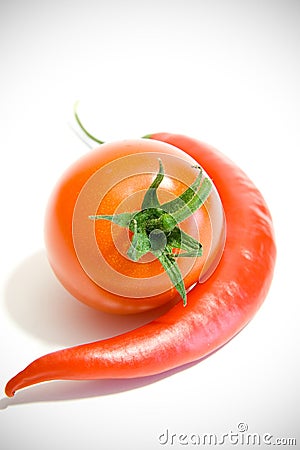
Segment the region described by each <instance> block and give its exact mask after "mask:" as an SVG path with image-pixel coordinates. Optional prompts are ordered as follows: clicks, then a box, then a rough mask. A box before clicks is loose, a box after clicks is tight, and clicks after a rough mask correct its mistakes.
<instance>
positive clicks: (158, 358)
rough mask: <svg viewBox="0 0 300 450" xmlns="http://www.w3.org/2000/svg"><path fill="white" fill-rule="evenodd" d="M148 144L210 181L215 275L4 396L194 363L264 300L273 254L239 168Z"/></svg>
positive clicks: (212, 152)
mask: <svg viewBox="0 0 300 450" xmlns="http://www.w3.org/2000/svg"><path fill="white" fill-rule="evenodd" d="M150 138H151V139H156V140H159V141H163V142H167V143H169V144H172V145H175V146H176V147H178V148H180V149H182V150H183V151H185V152H186V153H188V154H189V155H191V156H192V157H193V158H194V159H195V160H196V161H198V162H199V164H200V165H201V166H202V167H203V168H204V170H205V171H206V172H207V173H208V175H209V176H210V177H211V179H212V180H213V182H214V184H215V186H216V188H217V190H218V192H219V194H220V197H221V200H222V203H223V208H224V212H225V216H226V223H227V237H226V243H225V248H224V252H223V255H222V258H221V260H220V262H219V265H218V267H217V268H216V270H215V271H214V273H213V274H212V275H211V277H210V278H209V279H208V280H207V281H206V282H205V283H203V284H201V283H198V284H197V285H196V286H195V287H194V288H193V289H192V290H191V291H190V292H189V293H188V306H187V307H184V306H183V304H182V302H179V303H178V304H176V305H175V306H174V307H173V308H172V309H170V310H169V311H168V312H167V313H165V314H164V315H162V316H161V317H159V318H157V319H155V320H153V321H152V322H151V323H149V324H146V325H144V326H142V327H140V328H138V329H136V330H133V331H130V332H127V333H124V334H122V335H120V336H116V337H113V338H109V339H105V340H102V341H97V342H93V343H89V344H83V345H79V346H76V347H71V348H67V349H65V350H59V351H57V352H53V353H50V354H48V355H45V356H42V357H40V358H38V359H37V360H35V361H34V362H32V363H31V364H30V365H29V366H27V367H26V368H25V369H24V370H23V371H22V372H20V373H19V374H17V375H16V376H15V377H14V378H12V379H11V380H10V381H9V382H8V384H7V386H6V390H5V391H6V394H7V395H8V396H13V395H14V393H15V391H16V390H18V389H21V388H24V387H26V386H30V385H32V384H35V383H39V382H43V381H49V380H54V379H60V380H63V379H64V380H75V379H76V380H79V379H85V380H87V379H104V378H134V377H142V376H148V375H153V374H157V373H161V372H164V371H167V370H169V369H172V368H174V367H177V366H181V365H184V364H186V363H189V362H192V361H196V360H199V359H201V358H203V357H205V356H207V355H208V354H210V353H211V352H213V351H215V350H216V349H218V348H219V347H220V346H222V345H223V344H225V343H226V342H228V341H229V340H230V339H231V338H232V337H233V336H234V335H236V334H237V333H238V332H239V331H240V330H241V329H242V328H243V327H244V326H245V325H246V324H247V323H248V322H249V320H250V319H251V318H252V317H253V315H254V314H255V313H256V311H257V310H258V309H259V307H260V305H261V304H262V302H263V300H264V299H265V297H266V295H267V292H268V289H269V287H270V283H271V280H272V277H273V271H274V265H275V259H276V247H275V239H274V231H273V225H272V219H271V216H270V213H269V210H268V208H267V206H266V203H265V201H264V199H263V197H262V195H261V193H260V192H259V191H258V190H257V188H256V187H255V186H254V185H253V183H252V182H251V181H250V180H249V178H248V177H247V175H246V174H245V173H244V172H243V171H241V169H240V168H238V167H237V166H236V165H235V164H234V163H233V162H231V161H230V160H229V159H228V158H227V157H226V156H224V155H223V154H221V153H220V152H219V151H217V150H216V149H214V148H212V147H209V146H208V145H206V144H203V143H201V142H199V141H197V140H194V139H191V138H188V137H185V136H181V135H173V134H166V133H160V134H153V135H151V136H150Z"/></svg>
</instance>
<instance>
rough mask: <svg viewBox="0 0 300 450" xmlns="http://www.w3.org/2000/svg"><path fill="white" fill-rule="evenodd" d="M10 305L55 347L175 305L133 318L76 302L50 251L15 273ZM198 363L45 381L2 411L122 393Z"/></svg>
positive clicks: (21, 322)
mask: <svg viewBox="0 0 300 450" xmlns="http://www.w3.org/2000/svg"><path fill="white" fill-rule="evenodd" d="M5 305H6V308H7V310H8V313H9V314H10V316H11V317H12V318H13V320H14V321H15V322H16V323H17V324H18V326H19V327H20V328H21V329H22V330H23V331H24V332H26V333H29V334H31V335H33V336H34V337H35V338H37V339H40V340H43V341H45V342H47V343H51V344H53V346H54V348H53V351H55V350H57V349H58V348H61V347H67V346H73V345H78V344H81V343H84V342H91V341H95V340H99V339H106V338H109V337H112V336H115V335H118V334H122V333H125V332H126V331H129V330H132V329H135V328H137V327H140V326H142V325H144V324H146V323H148V322H150V321H151V320H153V319H155V318H156V317H159V316H161V315H162V314H164V313H165V312H166V311H167V310H168V309H169V308H170V307H171V306H170V305H169V306H168V305H164V306H162V307H160V308H158V309H156V310H153V311H148V312H145V313H140V314H135V315H130V316H120V315H111V314H107V313H103V312H101V311H97V310H94V309H92V308H90V307H88V306H86V305H84V304H82V303H80V302H79V301H77V300H75V299H74V298H73V297H72V296H71V295H70V294H69V293H68V292H67V291H66V290H65V289H64V288H63V287H62V286H61V285H60V283H59V282H58V281H57V279H56V278H55V276H54V274H53V273H52V270H51V268H50V266H49V263H48V261H47V257H46V253H45V251H39V252H36V253H35V254H33V255H31V256H30V257H28V258H27V259H25V260H24V261H23V262H21V263H20V265H19V266H18V267H17V268H16V269H15V270H14V271H13V273H12V274H11V276H10V278H9V279H8V281H7V284H6V289H5ZM16 358H18V355H17V354H16ZM30 362H31V361H28V363H30ZM194 364H196V363H191V364H188V365H185V366H182V367H179V368H175V369H172V370H169V371H167V372H164V373H161V374H157V375H153V376H148V377H142V378H132V379H113V380H111V379H109V380H93V381H54V382H47V383H42V384H39V385H35V386H31V387H29V388H28V389H24V390H21V391H20V392H17V394H16V396H15V397H13V398H3V399H0V409H5V408H6V407H7V406H11V405H17V404H24V403H36V402H48V401H64V400H74V399H80V398H89V397H96V396H101V395H110V394H116V393H120V392H124V391H128V390H132V389H137V388H140V387H142V386H146V385H148V384H152V383H155V382H157V381H159V380H161V379H164V378H167V377H169V376H171V375H173V374H175V373H177V372H180V371H182V370H184V369H186V368H187V367H190V366H191V365H194ZM21 369H22V367H20V370H21Z"/></svg>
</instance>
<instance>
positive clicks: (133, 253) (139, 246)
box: [127, 219, 151, 261]
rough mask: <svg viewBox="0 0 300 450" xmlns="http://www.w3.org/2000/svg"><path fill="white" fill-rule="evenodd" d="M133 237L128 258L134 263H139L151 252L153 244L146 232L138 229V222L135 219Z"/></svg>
mask: <svg viewBox="0 0 300 450" xmlns="http://www.w3.org/2000/svg"><path fill="white" fill-rule="evenodd" d="M132 223H133V236H132V240H131V244H130V247H129V249H128V252H127V256H128V257H129V258H130V259H132V261H138V260H139V259H140V258H141V257H142V256H144V255H145V254H146V253H148V252H149V251H150V250H151V243H150V240H149V238H148V236H147V233H146V230H144V229H140V230H139V229H138V227H137V221H136V220H135V219H133V221H132Z"/></svg>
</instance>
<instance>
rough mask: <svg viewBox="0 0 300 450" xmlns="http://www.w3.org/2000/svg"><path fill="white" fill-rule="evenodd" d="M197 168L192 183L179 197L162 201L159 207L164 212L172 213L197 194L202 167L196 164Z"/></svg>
mask: <svg viewBox="0 0 300 450" xmlns="http://www.w3.org/2000/svg"><path fill="white" fill-rule="evenodd" d="M196 168H197V169H199V174H198V176H197V178H196V179H195V181H194V183H193V184H191V186H189V187H188V188H187V189H186V190H185V191H184V192H183V193H182V194H181V195H179V197H176V198H175V199H174V200H171V201H169V202H166V203H163V204H162V205H161V209H163V210H164V211H165V212H168V213H170V214H172V213H173V212H175V211H178V210H179V209H181V208H182V207H183V206H184V205H186V204H187V203H188V202H189V201H191V199H192V198H193V197H194V196H195V195H196V194H197V190H198V188H199V186H200V183H201V179H202V174H203V172H202V169H201V167H199V166H197V167H196Z"/></svg>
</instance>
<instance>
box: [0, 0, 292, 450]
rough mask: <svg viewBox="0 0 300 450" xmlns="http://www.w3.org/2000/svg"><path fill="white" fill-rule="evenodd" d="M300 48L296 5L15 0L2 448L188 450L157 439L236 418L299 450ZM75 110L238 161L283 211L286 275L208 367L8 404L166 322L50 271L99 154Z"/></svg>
mask: <svg viewBox="0 0 300 450" xmlns="http://www.w3.org/2000/svg"><path fill="white" fill-rule="evenodd" d="M299 51H300V3H299V2H298V1H297V0H294V1H292V0H282V1H279V0H274V1H271V0H270V1H268V0H252V1H250V0H249V1H238V0H236V1H235V0H224V1H221V0H212V1H208V0H207V1H202V0H199V1H191V0H184V1H179V0H173V1H164V0H161V1H156V0H151V1H139V2H138V1H134V0H131V1H123V2H122V1H121V0H119V1H118V0H109V1H91V0H85V1H78V0H76V1H66V0H61V1H52V2H50V1H49V2H45V1H37V0H36V1H28V0H24V1H19V2H17V1H16V0H9V1H8V0H7V1H2V2H1V4H0V64H1V70H0V81H1V85H0V128H1V134H0V148H1V177H0V180H1V222H0V226H1V234H0V239H1V242H0V255H1V256H0V258H1V272H0V276H1V303H0V308H1V309H0V322H1V323H0V349H1V350H0V351H1V354H0V361H1V362H0V368H1V370H0V388H1V392H2V393H3V394H1V395H0V408H1V409H0V448H1V450H2V449H3V450H10V449H14V450H19V449H22V450H27V449H28V450H29V449H30V450H48V449H49V450H68V449H73V450H79V449H83V448H85V449H86V450H96V449H97V450H98V449H105V450H109V449H118V448H119V449H128V450H129V449H130V450H138V449H150V450H155V449H159V448H167V447H168V448H182V447H185V448H186V447H187V446H183V445H180V443H179V442H178V440H177V441H176V442H177V443H176V444H175V443H174V445H171V442H170V441H169V443H168V444H166V445H165V446H163V445H161V444H160V443H159V440H158V437H159V436H160V435H161V434H162V433H165V432H166V430H167V429H168V430H169V432H170V433H172V434H175V433H176V434H177V436H178V435H179V434H180V433H186V434H188V435H190V434H191V433H198V434H205V433H215V434H217V435H221V434H222V433H230V431H233V432H238V428H237V427H238V424H239V423H246V424H247V425H248V433H260V434H261V435H263V434H264V433H270V434H272V435H273V436H274V438H277V437H279V438H280V437H281V438H290V437H296V438H297V439H298V445H300V435H299V426H298V425H299V413H300V411H299V381H298V380H299V317H300V307H299V304H300V298H299V257H298V256H299V251H300V250H299V249H300V245H299V229H300V223H299V164H298V159H297V157H298V155H299V145H300V131H299V130H300V127H299V118H300V115H299V104H300V103H299V102H300V89H299V79H300V62H299V61H300V60H299ZM77 99H79V100H80V114H81V118H82V120H83V121H84V122H85V125H86V126H87V127H88V128H89V129H90V130H91V131H92V132H93V133H94V134H96V135H97V136H99V137H100V138H103V139H104V140H113V139H119V138H128V137H130V138H131V137H139V136H143V135H145V134H148V133H151V132H156V131H169V132H173V133H184V134H187V135H190V136H193V137H196V138H199V139H201V140H203V141H206V142H208V143H210V144H212V145H213V146H215V147H217V148H219V149H220V150H221V151H222V152H224V153H226V154H227V155H228V156H229V157H230V158H232V159H233V160H234V161H235V162H236V163H237V164H238V165H240V166H241V167H242V168H243V169H244V170H245V171H246V172H247V173H248V175H249V176H250V178H252V180H253V181H254V182H255V183H256V184H257V186H258V187H259V188H260V190H261V191H262V192H263V194H264V196H265V199H266V200H267V202H268V204H269V207H270V209H271V211H272V215H273V218H274V224H275V230H276V236H277V246H278V259H277V265H276V272H275V277H274V281H273V284H272V287H271V290H270V291H269V294H268V296H267V299H266V301H265V303H264V305H263V306H262V308H261V309H260V311H259V312H258V314H257V315H256V316H255V318H254V319H253V320H252V322H251V323H250V324H249V325H248V326H247V327H246V328H245V329H244V330H243V332H242V333H240V334H239V335H238V336H237V337H236V338H235V339H233V340H232V341H231V342H230V343H229V344H228V345H226V346H225V347H224V348H222V350H220V351H218V352H217V353H215V354H213V355H212V356H211V357H209V358H207V359H205V360H204V361H202V362H201V363H200V364H196V365H193V366H192V367H190V368H188V369H186V370H178V371H174V372H173V373H172V374H168V376H167V375H163V376H157V377H152V378H148V379H144V380H129V381H126V380H125V381H95V382H54V383H48V384H44V385H39V386H36V387H32V388H29V389H26V390H24V391H21V392H19V393H18V394H17V395H16V396H15V398H13V399H11V400H8V399H6V398H5V395H4V391H3V390H4V386H5V384H6V382H7V381H8V379H9V378H10V377H11V376H13V375H14V374H15V373H17V372H18V371H19V370H21V369H22V368H24V367H25V365H27V364H28V363H29V362H31V361H32V360H33V359H35V358H36V357H38V356H40V355H42V354H44V353H47V352H50V351H53V350H56V349H59V348H63V347H66V346H70V345H75V344H79V343H82V342H88V341H90V340H96V339H98V338H102V337H109V336H112V335H114V334H118V333H121V332H122V331H124V330H126V329H128V328H132V327H134V326H137V325H138V324H140V323H144V322H145V321H147V320H149V319H150V317H151V315H148V316H142V317H138V318H129V319H124V318H120V317H112V318H111V317H109V316H108V315H105V314H101V313H99V312H95V311H92V310H91V309H89V308H88V307H85V306H84V305H81V304H80V303H79V302H77V301H76V300H74V299H73V298H72V297H71V296H70V295H69V294H68V293H66V292H65V291H64V289H63V288H62V287H61V286H60V285H59V283H58V282H57V281H56V279H55V278H54V276H53V275H52V272H51V270H50V268H49V266H48V263H47V259H46V255H45V251H44V243H43V222H44V211H45V206H46V203H47V200H48V197H49V195H50V192H51V190H52V188H53V186H54V184H55V182H56V180H57V179H58V177H59V176H60V175H61V173H62V172H63V171H64V170H65V169H66V168H67V167H68V165H69V164H71V163H72V162H73V161H74V160H75V159H77V158H78V157H80V156H81V155H82V154H84V153H85V152H87V151H89V149H88V147H86V145H85V144H84V143H83V142H82V141H81V140H80V139H79V138H78V136H76V134H75V133H74V132H73V131H72V128H71V127H70V125H71V124H72V123H73V119H72V108H73V104H74V102H75V100H77ZM237 238H238V237H237ZM253 283H255V280H253ZM1 397H2V398H1ZM297 422H298V423H297ZM174 442H175V441H174ZM188 447H189V446H188ZM231 447H233V446H231V445H227V446H226V448H231ZM266 447H267V446H266ZM190 448H194V447H193V446H192V445H190ZM223 448H225V447H224V446H223ZM235 448H239V446H235ZM245 448H246V447H245ZM261 448H264V446H263V445H262V446H261ZM286 448H289V447H286Z"/></svg>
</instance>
